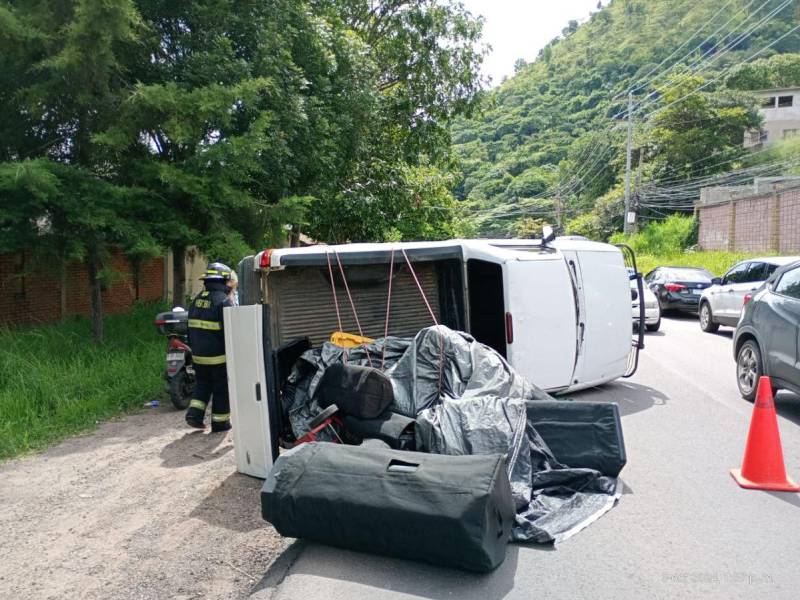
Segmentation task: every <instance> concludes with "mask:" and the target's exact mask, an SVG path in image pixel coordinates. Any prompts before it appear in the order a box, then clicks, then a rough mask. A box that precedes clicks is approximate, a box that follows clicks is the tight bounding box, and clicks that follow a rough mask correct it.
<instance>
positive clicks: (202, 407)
mask: <svg viewBox="0 0 800 600" xmlns="http://www.w3.org/2000/svg"><path fill="white" fill-rule="evenodd" d="M189 408H197V409H199V410H205V409H206V403H205V402H203V401H202V400H192V401H191V402H189Z"/></svg>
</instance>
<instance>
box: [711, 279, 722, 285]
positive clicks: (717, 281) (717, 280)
mask: <svg viewBox="0 0 800 600" xmlns="http://www.w3.org/2000/svg"><path fill="white" fill-rule="evenodd" d="M711 285H722V278H721V277H712V278H711Z"/></svg>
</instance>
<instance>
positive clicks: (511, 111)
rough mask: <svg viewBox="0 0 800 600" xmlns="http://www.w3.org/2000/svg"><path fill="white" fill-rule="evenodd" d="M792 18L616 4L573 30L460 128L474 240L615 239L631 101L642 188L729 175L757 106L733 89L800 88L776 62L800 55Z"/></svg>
mask: <svg viewBox="0 0 800 600" xmlns="http://www.w3.org/2000/svg"><path fill="white" fill-rule="evenodd" d="M798 6H800V2H798V1H797V0H768V1H766V2H763V1H761V0H756V1H753V0H729V1H721V2H714V1H711V0H700V1H698V0H659V1H658V2H654V1H652V0H612V1H611V2H610V3H608V5H607V6H604V7H603V8H602V9H600V10H598V11H597V12H595V13H593V14H592V15H591V17H590V18H589V19H588V21H587V22H586V23H584V24H581V25H579V24H578V23H577V22H571V23H569V24H566V25H567V26H566V27H565V28H564V30H563V32H562V35H561V36H559V37H558V38H556V39H554V40H553V41H552V42H550V44H548V45H547V46H546V47H545V48H544V49H543V50H542V51H541V53H540V55H539V57H538V59H537V60H536V61H535V62H533V63H531V64H527V65H526V64H524V63H523V62H522V61H520V62H519V63H518V68H517V73H516V75H515V76H514V77H512V78H510V79H509V80H507V81H505V82H504V83H503V84H502V85H501V86H499V88H497V89H495V90H493V91H492V92H491V93H490V94H489V95H488V96H489V97H488V98H487V101H486V103H485V105H484V110H483V112H482V113H481V114H479V115H478V116H476V117H475V118H473V119H471V120H460V121H458V122H457V123H456V124H455V126H454V128H453V141H454V144H455V150H456V154H457V156H458V157H459V158H460V160H461V168H462V170H463V175H464V177H463V181H462V183H461V184H460V186H459V188H458V189H457V190H456V194H457V196H459V197H460V198H462V199H465V200H466V201H467V204H468V206H469V207H470V208H471V210H472V211H473V213H474V214H475V215H476V216H477V217H478V220H479V221H478V222H479V224H480V229H479V231H480V232H481V233H483V234H486V235H508V234H526V233H528V232H529V230H531V229H532V228H533V227H534V226H538V219H544V220H548V221H550V222H560V223H562V224H563V225H564V227H565V228H566V229H567V230H568V231H570V230H572V231H574V232H579V233H594V234H595V235H604V234H606V235H607V234H608V233H609V232H610V231H611V230H612V229H614V228H615V227H618V226H619V225H620V224H621V216H622V208H621V199H622V183H623V173H624V167H625V159H626V156H625V145H626V133H627V126H626V113H627V103H628V91H629V89H632V91H633V99H634V104H633V106H634V110H633V117H634V122H635V123H636V127H635V140H634V142H635V147H636V153H635V155H634V168H636V169H638V170H640V175H639V179H640V183H641V182H642V181H648V180H654V179H655V180H658V179H664V178H667V179H670V180H673V181H674V180H679V179H688V178H693V177H698V176H704V175H709V174H710V173H713V172H714V171H715V170H717V171H719V170H724V169H729V168H731V167H732V165H735V164H736V163H735V162H733V161H734V159H736V158H737V157H738V156H739V155H741V153H742V149H741V141H742V135H743V133H744V131H745V130H746V129H748V128H750V127H753V126H757V125H758V116H757V111H756V104H755V102H754V100H753V98H752V97H751V96H750V95H749V94H747V93H746V92H742V91H737V89H738V90H747V89H758V88H763V87H769V86H771V85H797V84H800V77H798V75H800V69H798V68H797V66H798V65H800V62H798V60H797V57H796V56H791V57H786V58H784V57H781V58H783V59H784V60H783V62H780V61H778V62H777V63H776V60H775V59H770V57H771V56H773V55H775V54H782V53H789V52H797V51H798V50H800V31H798V28H797V26H798V20H797V16H798ZM747 62H753V65H754V66H747V67H744V66H742V65H743V64H745V63H747ZM735 88H736V89H735ZM709 157H716V158H717V160H710V161H709V160H705V159H708V158H709ZM703 160H705V164H703V163H702V161H703ZM640 161H641V163H642V164H641V168H639V163H640ZM698 163H699V164H698ZM714 165H716V167H715V166H714ZM635 183H636V182H635V181H634V185H635Z"/></svg>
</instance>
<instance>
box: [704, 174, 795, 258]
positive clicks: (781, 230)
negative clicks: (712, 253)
mask: <svg viewBox="0 0 800 600" xmlns="http://www.w3.org/2000/svg"><path fill="white" fill-rule="evenodd" d="M697 215H698V218H699V219H700V230H699V234H698V242H699V244H700V247H701V248H703V249H704V250H730V251H737V252H754V253H758V252H763V253H776V254H778V253H780V254H800V189H792V190H786V191H782V192H770V193H768V194H762V195H759V196H750V197H747V198H736V199H733V200H731V201H729V202H725V203H724V204H713V205H710V206H698V208H697Z"/></svg>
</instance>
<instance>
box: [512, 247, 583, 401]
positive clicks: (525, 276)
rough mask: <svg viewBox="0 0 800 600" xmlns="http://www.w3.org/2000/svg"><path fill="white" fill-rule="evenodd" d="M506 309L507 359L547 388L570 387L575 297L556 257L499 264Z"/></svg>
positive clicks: (575, 339)
mask: <svg viewBox="0 0 800 600" xmlns="http://www.w3.org/2000/svg"><path fill="white" fill-rule="evenodd" d="M503 276H504V280H505V284H506V285H505V305H506V311H507V319H508V327H507V332H506V334H507V336H508V337H509V338H512V339H509V340H507V358H508V361H509V362H510V363H511V365H512V366H513V367H514V368H515V369H516V370H517V371H518V372H519V373H520V374H522V375H523V376H524V377H525V378H527V379H528V381H530V382H531V383H533V384H535V385H537V386H539V387H540V388H543V389H545V390H550V391H556V390H559V389H564V388H566V387H569V385H570V384H571V378H572V372H573V369H574V367H575V356H576V347H577V333H576V332H577V322H576V310H575V295H574V292H573V284H572V280H571V279H570V275H569V272H568V271H567V265H566V262H565V261H564V259H563V257H562V256H561V255H560V254H554V255H553V256H552V257H549V256H548V257H546V258H536V259H532V260H511V261H508V262H506V263H505V264H504V265H503Z"/></svg>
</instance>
